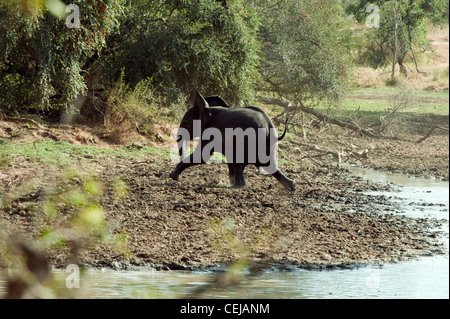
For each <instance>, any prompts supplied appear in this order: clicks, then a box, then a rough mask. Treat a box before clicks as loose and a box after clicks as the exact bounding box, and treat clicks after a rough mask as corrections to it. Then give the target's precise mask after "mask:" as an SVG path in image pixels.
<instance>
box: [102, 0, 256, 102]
mask: <svg viewBox="0 0 450 319" xmlns="http://www.w3.org/2000/svg"><path fill="white" fill-rule="evenodd" d="M257 27H258V19H257V18H256V16H255V14H254V13H253V12H252V10H251V9H249V8H247V7H246V6H245V2H244V1H233V2H231V1H230V3H229V9H226V8H224V7H223V6H222V5H221V3H220V2H216V1H210V0H200V1H179V0H158V1H154V2H153V3H152V5H151V6H149V5H148V2H147V1H142V0H141V1H134V2H133V5H132V6H131V7H130V10H129V11H128V12H127V15H126V19H125V20H124V21H123V22H122V25H121V29H120V34H119V35H118V34H116V35H113V36H111V37H110V38H109V43H110V44H111V47H112V48H111V50H112V51H113V52H115V53H114V57H113V56H110V58H111V59H112V60H110V59H109V58H107V59H105V61H103V63H106V64H108V65H114V70H115V74H116V75H115V76H116V77H117V76H118V73H119V70H121V69H122V68H124V69H125V77H124V79H125V81H126V82H127V83H130V84H131V85H132V86H133V85H136V84H137V83H138V82H139V81H141V80H142V79H145V78H150V77H151V78H152V79H153V81H154V83H155V84H156V86H155V87H156V88H157V89H158V91H159V92H161V94H162V95H163V96H167V97H168V99H169V101H170V102H172V101H173V100H176V99H177V98H178V97H179V96H183V98H186V97H188V96H189V95H190V94H191V93H193V92H194V91H195V90H197V91H200V92H202V93H204V94H206V95H208V94H218V93H220V94H221V95H222V96H223V97H224V98H226V99H227V100H229V101H230V103H237V102H239V101H240V100H244V99H247V100H248V99H251V97H252V85H253V80H254V78H255V76H256V68H255V67H256V64H257V61H258V55H257V50H258V41H257V40H256V31H257ZM109 76H111V74H109ZM113 76H114V74H113Z"/></svg>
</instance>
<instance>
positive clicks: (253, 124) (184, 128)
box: [170, 93, 295, 190]
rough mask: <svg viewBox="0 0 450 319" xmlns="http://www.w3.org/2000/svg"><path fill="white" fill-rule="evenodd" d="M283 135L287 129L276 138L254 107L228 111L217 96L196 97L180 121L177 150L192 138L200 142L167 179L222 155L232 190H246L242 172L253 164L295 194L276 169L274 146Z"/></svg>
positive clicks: (262, 114)
mask: <svg viewBox="0 0 450 319" xmlns="http://www.w3.org/2000/svg"><path fill="white" fill-rule="evenodd" d="M214 104H216V105H214ZM217 104H218V105H217ZM285 134H286V129H285V132H284V134H283V135H282V137H280V138H278V136H277V135H276V130H275V128H274V125H273V123H272V121H271V120H270V118H269V116H268V115H267V114H266V113H265V112H264V111H262V110H261V109H259V108H257V107H254V106H247V107H240V108H230V107H229V106H228V104H227V103H226V102H225V101H223V99H221V98H220V97H219V96H214V97H207V98H203V97H202V96H201V94H200V93H197V94H196V98H195V102H194V106H193V107H192V108H190V109H189V110H188V111H187V112H186V114H185V115H184V117H183V120H182V121H181V124H180V127H179V129H178V135H177V136H178V139H177V142H178V148H179V149H181V148H182V147H183V144H184V142H186V141H188V140H192V139H193V138H196V137H199V138H200V139H199V140H200V142H199V145H198V146H197V147H196V149H195V150H194V152H193V153H192V154H191V155H190V156H187V157H185V158H184V159H182V160H181V162H180V163H178V165H177V167H176V168H175V170H174V171H173V172H172V173H171V174H170V177H171V178H172V179H174V180H178V178H179V175H180V174H181V173H182V172H183V171H184V170H185V169H187V168H189V167H191V166H193V165H198V164H204V163H206V162H208V160H209V159H210V157H211V155H212V153H213V152H218V153H222V154H223V155H225V158H226V160H227V163H228V169H229V176H230V182H231V185H233V186H234V187H236V188H241V187H244V186H245V179H244V169H245V167H246V166H247V165H249V164H254V165H255V166H257V167H262V168H264V169H265V170H266V171H267V172H268V173H270V174H272V176H274V177H275V178H276V179H277V180H278V181H279V182H280V183H281V184H282V185H283V186H284V187H286V188H287V189H290V190H294V187H295V181H293V180H291V179H289V178H287V177H286V176H285V175H284V174H283V172H282V171H281V170H280V169H279V168H278V165H277V154H276V149H277V147H276V146H277V145H276V143H277V142H278V141H279V140H281V139H282V138H283V137H284V136H285ZM181 154H182V152H181V151H180V155H181Z"/></svg>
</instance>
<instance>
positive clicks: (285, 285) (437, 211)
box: [0, 166, 449, 299]
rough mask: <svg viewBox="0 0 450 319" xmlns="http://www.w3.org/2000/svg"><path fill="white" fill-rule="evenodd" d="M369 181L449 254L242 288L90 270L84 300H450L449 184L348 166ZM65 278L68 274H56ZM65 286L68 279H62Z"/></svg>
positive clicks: (243, 283) (176, 276)
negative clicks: (425, 226) (432, 231)
mask: <svg viewBox="0 0 450 319" xmlns="http://www.w3.org/2000/svg"><path fill="white" fill-rule="evenodd" d="M347 169H349V170H350V171H351V172H352V173H353V174H355V175H356V176H359V177H360V178H363V179H368V180H371V181H375V182H380V183H389V184H393V186H395V187H394V189H395V191H389V192H387V191H386V192H378V191H377V192H372V193H370V194H378V195H385V196H388V197H389V198H390V200H391V201H393V202H394V203H395V204H396V210H397V213H398V214H405V215H406V216H410V217H414V218H426V219H436V220H438V221H439V223H438V224H440V225H442V226H440V228H439V229H437V231H438V232H439V233H441V234H442V236H440V237H439V238H437V239H436V240H443V241H444V243H445V244H446V252H447V254H445V255H438V256H430V257H421V258H419V259H416V260H411V261H406V262H399V263H394V264H384V265H367V266H363V267H358V268H355V269H345V270H333V271H311V270H302V269H298V270H294V271H289V272H285V271H266V272H263V273H261V274H259V275H258V276H255V277H246V276H243V277H242V280H240V281H239V283H238V284H237V285H232V286H227V287H221V286H220V285H214V286H209V284H210V282H211V281H213V280H214V279H215V278H217V273H215V272H208V271H201V272H189V271H156V270H136V271H129V270H127V271H117V270H89V271H87V272H86V273H85V274H84V275H83V276H82V278H81V281H80V288H75V289H79V291H77V294H76V296H77V297H80V298H190V297H192V296H193V294H194V293H195V292H196V291H199V289H200V290H202V287H204V288H205V289H203V293H201V294H196V295H195V296H196V297H203V298H283V299H288V298H295V299H300V298H363V299H364V298H449V256H448V245H449V224H448V220H449V183H448V182H442V181H437V180H430V179H418V178H410V177H408V176H406V175H402V174H392V173H387V172H379V171H373V170H368V169H362V168H356V167H350V166H349V167H347ZM54 274H55V276H56V277H61V278H64V277H65V276H67V274H66V273H65V272H64V270H55V271H54ZM61 283H62V284H64V280H61ZM5 286H6V281H5V272H0V296H1V295H4V294H5Z"/></svg>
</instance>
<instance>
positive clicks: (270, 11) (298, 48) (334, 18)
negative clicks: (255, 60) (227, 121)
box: [257, 0, 349, 103]
mask: <svg viewBox="0 0 450 319" xmlns="http://www.w3.org/2000/svg"><path fill="white" fill-rule="evenodd" d="M257 5H258V6H259V9H260V14H261V17H262V19H263V20H264V21H265V22H264V24H263V26H262V27H261V29H260V37H261V41H262V43H263V45H262V52H261V55H262V59H261V66H260V68H259V70H260V72H261V75H262V78H263V85H264V88H265V90H268V91H270V92H275V93H277V94H279V95H282V96H284V97H285V98H287V99H288V100H290V101H295V103H298V102H299V101H306V100H314V99H315V100H320V99H328V100H329V101H331V102H333V101H334V100H336V99H337V98H338V97H339V96H340V95H341V93H342V92H343V90H344V89H345V85H346V83H347V80H348V78H349V60H348V58H347V50H346V48H345V47H344V46H343V45H341V43H342V42H343V41H342V40H343V38H341V34H340V32H339V30H340V29H342V28H343V26H344V24H343V23H344V19H343V18H342V13H343V12H342V7H341V6H340V5H339V1H334V0H327V1H295V0H286V1H272V0H267V1H260V2H258V3H257Z"/></svg>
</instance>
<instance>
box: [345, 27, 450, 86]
mask: <svg viewBox="0 0 450 319" xmlns="http://www.w3.org/2000/svg"><path fill="white" fill-rule="evenodd" d="M428 38H429V39H430V41H431V45H432V47H433V50H434V52H433V53H431V54H430V55H429V56H427V57H422V58H421V60H420V61H419V70H420V71H421V73H418V72H417V71H416V67H415V65H414V62H413V61H411V62H409V63H407V68H408V76H407V77H405V76H403V75H400V74H399V71H398V68H397V73H396V79H395V81H392V80H391V70H390V68H385V69H378V70H374V69H372V68H368V67H359V68H357V69H356V70H355V75H354V83H355V85H356V86H358V87H377V88H383V87H386V86H400V87H403V88H405V89H408V90H419V91H433V92H442V91H444V90H448V89H449V27H446V28H444V29H439V28H434V29H432V30H431V31H430V32H429V34H428Z"/></svg>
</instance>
